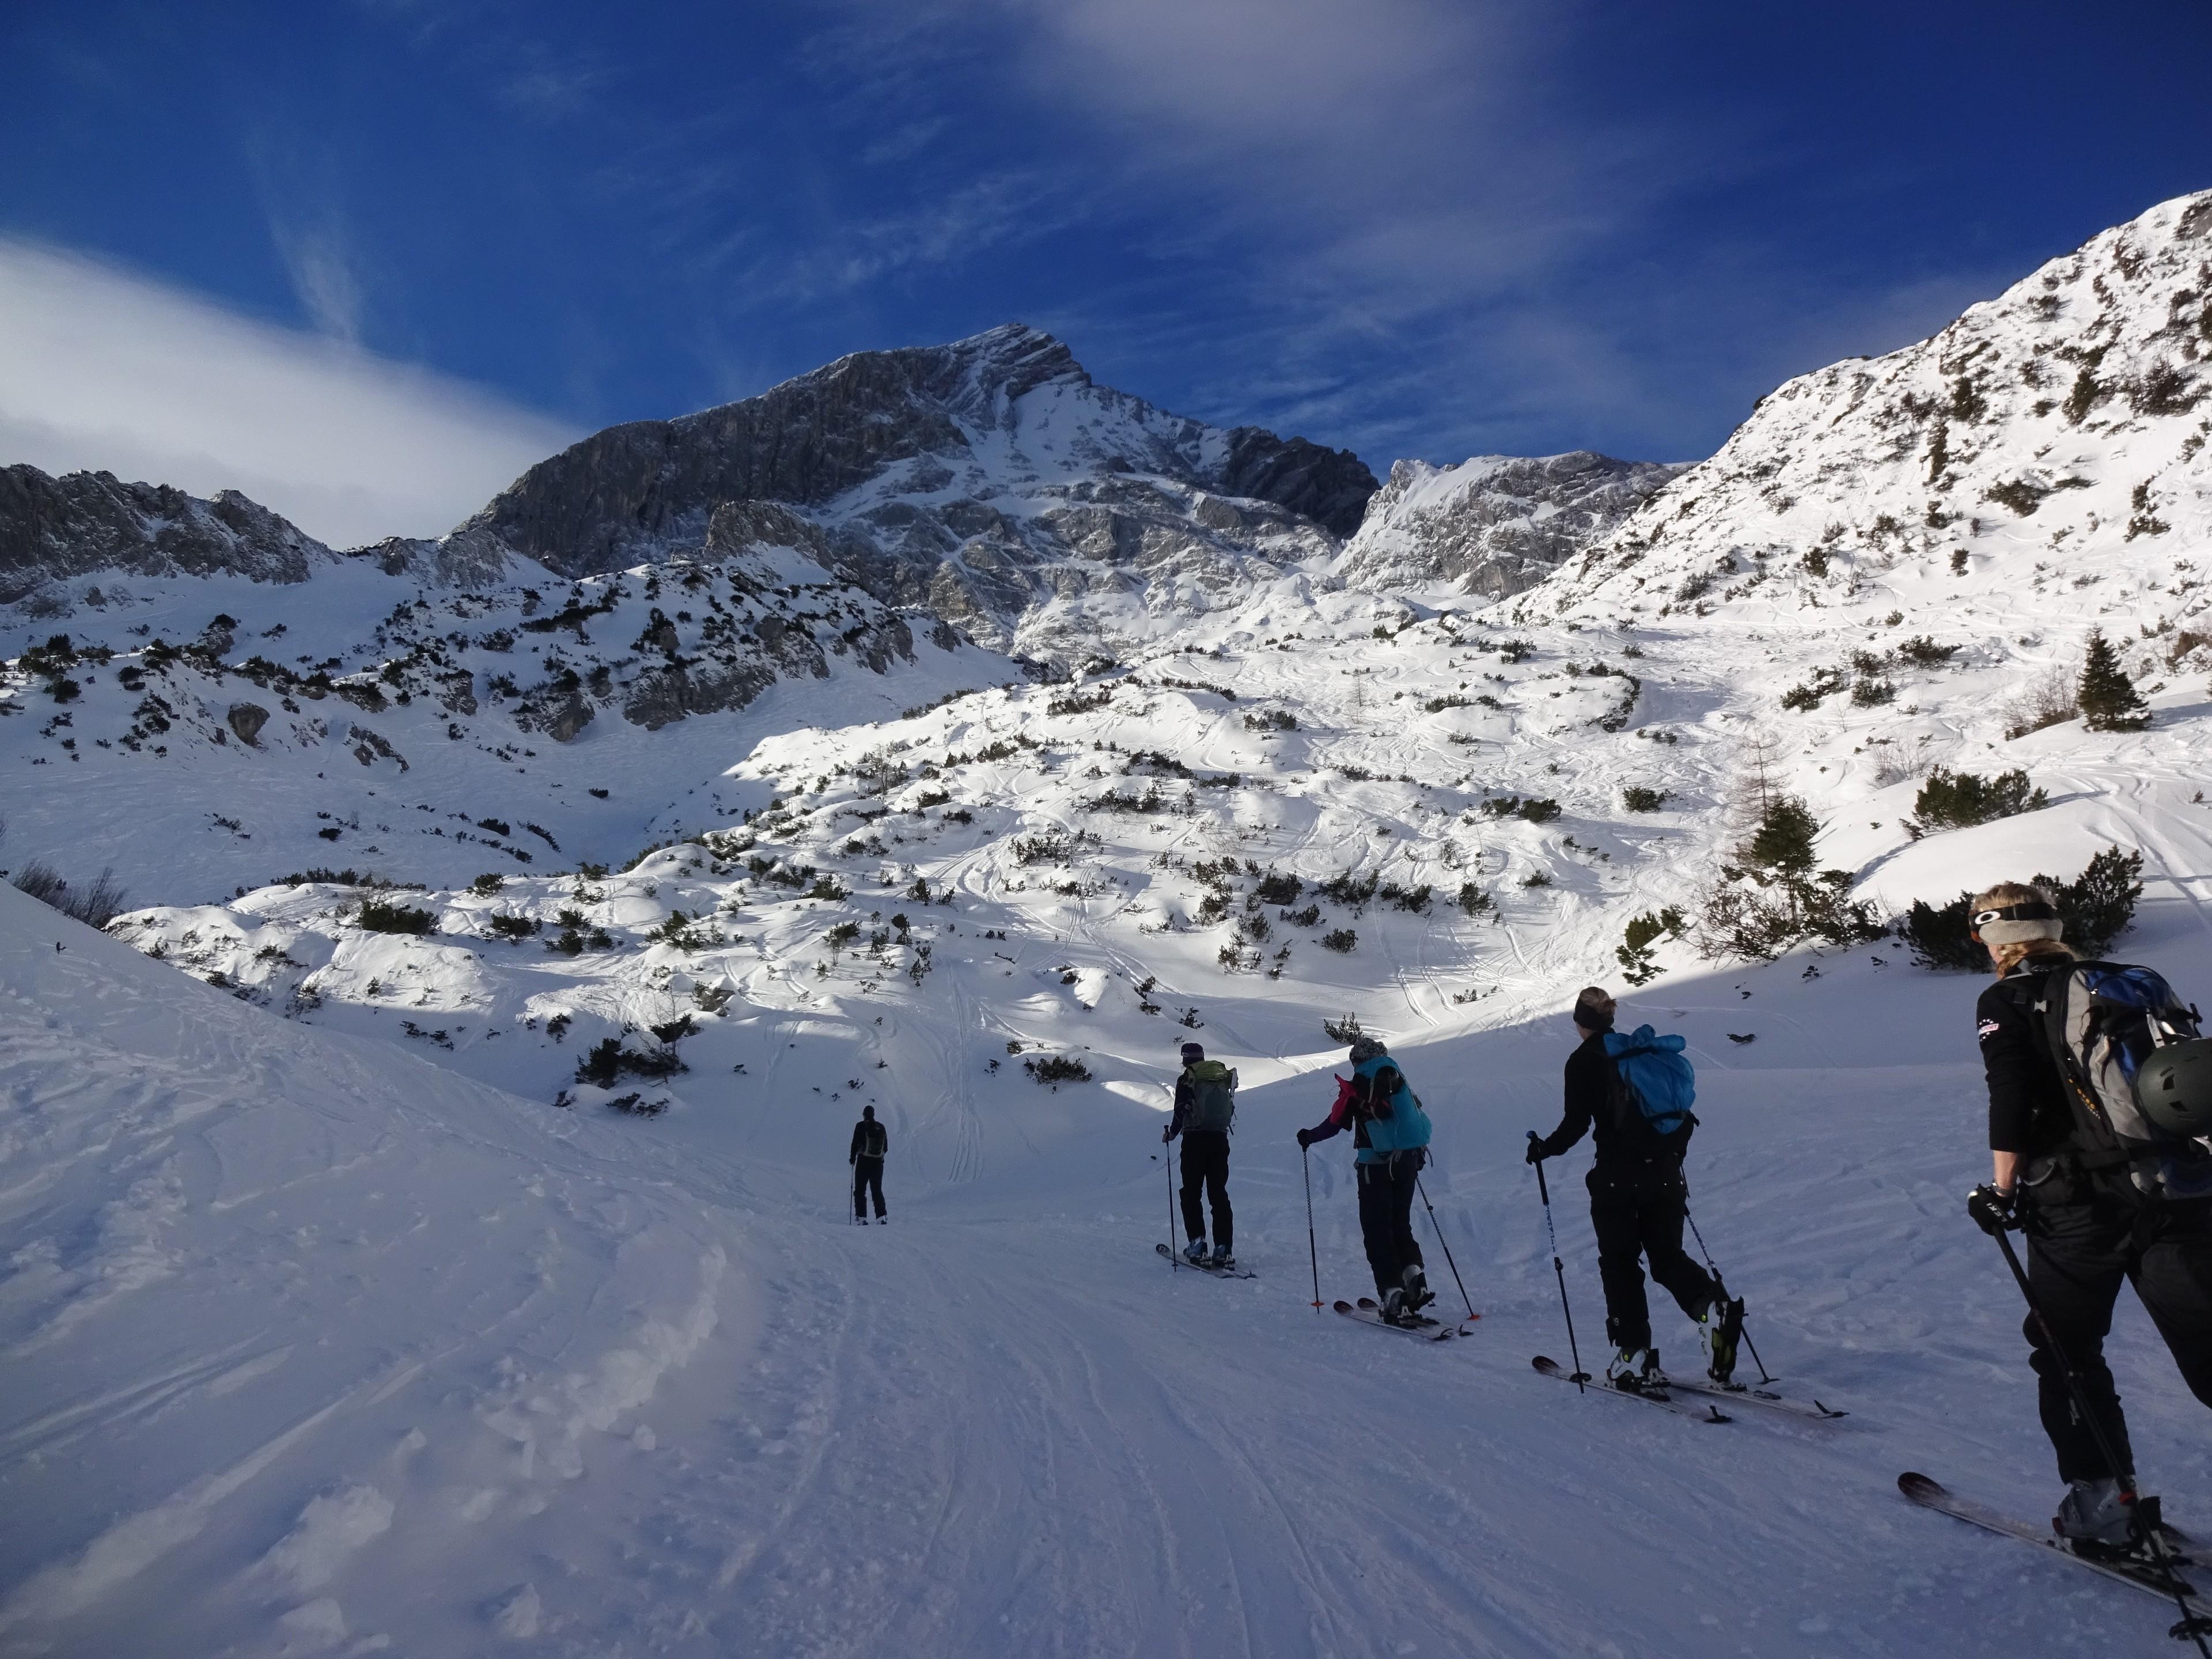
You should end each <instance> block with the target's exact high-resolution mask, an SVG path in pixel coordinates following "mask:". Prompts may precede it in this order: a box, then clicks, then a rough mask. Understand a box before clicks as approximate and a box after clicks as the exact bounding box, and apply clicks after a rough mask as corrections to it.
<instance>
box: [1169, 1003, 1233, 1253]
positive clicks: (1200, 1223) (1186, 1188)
mask: <svg viewBox="0 0 2212 1659" xmlns="http://www.w3.org/2000/svg"><path fill="white" fill-rule="evenodd" d="M1236 1121H1237V1073H1235V1072H1234V1071H1233V1070H1232V1069H1231V1068H1230V1067H1229V1066H1224V1065H1223V1064H1222V1063H1221V1062H1220V1061H1219V1060H1208V1059H1207V1058H1206V1050H1205V1048H1202V1047H1200V1045H1199V1044H1197V1043H1195V1042H1186V1043H1184V1044H1183V1045H1182V1076H1180V1077H1178V1078H1177V1079H1176V1085H1175V1111H1174V1114H1173V1115H1171V1116H1170V1118H1169V1119H1168V1123H1167V1127H1165V1128H1164V1129H1163V1130H1161V1131H1160V1139H1161V1141H1162V1142H1163V1143H1165V1142H1168V1141H1171V1140H1173V1139H1175V1138H1176V1136H1177V1135H1181V1136H1182V1230H1183V1234H1184V1236H1185V1237H1187V1238H1188V1240H1189V1241H1190V1242H1189V1243H1187V1244H1186V1245H1184V1246H1183V1251H1182V1253H1183V1255H1184V1258H1185V1259H1186V1260H1188V1261H1191V1262H1193V1263H1194V1264H1196V1265H1197V1266H1200V1267H1212V1268H1216V1269H1219V1268H1225V1267H1235V1266H1236V1265H1237V1257H1236V1255H1235V1251H1234V1246H1235V1244H1236V1216H1235V1214H1234V1212H1232V1211H1231V1209H1230V1207H1229V1132H1230V1130H1231V1127H1234V1125H1235V1123H1236ZM1200 1188H1204V1189H1205V1194H1206V1202H1207V1204H1208V1205H1209V1206H1211V1207H1212V1211H1213V1250H1212V1254H1211V1255H1208V1254H1207V1252H1206V1216H1205V1213H1204V1212H1203V1211H1201V1210H1200V1207H1199V1193H1200Z"/></svg>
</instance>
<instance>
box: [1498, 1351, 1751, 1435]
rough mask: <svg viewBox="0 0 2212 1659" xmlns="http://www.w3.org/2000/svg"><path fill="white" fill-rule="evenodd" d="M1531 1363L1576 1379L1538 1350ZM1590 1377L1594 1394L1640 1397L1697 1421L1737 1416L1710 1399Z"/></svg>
mask: <svg viewBox="0 0 2212 1659" xmlns="http://www.w3.org/2000/svg"><path fill="white" fill-rule="evenodd" d="M1528 1363H1529V1364H1531V1365H1534V1367H1535V1368H1536V1374H1537V1375H1538V1376H1556V1377H1558V1378H1559V1381H1560V1382H1562V1383H1571V1382H1573V1381H1574V1380H1575V1379H1574V1374H1573V1373H1572V1372H1571V1371H1569V1370H1567V1369H1566V1368H1565V1366H1563V1365H1561V1364H1559V1361H1558V1360H1556V1359H1547V1358H1545V1357H1544V1356H1543V1355H1542V1354H1538V1355H1537V1356H1536V1357H1535V1358H1534V1359H1532V1360H1530V1361H1529V1362H1528ZM1587 1380H1588V1383H1589V1392H1590V1393H1592V1394H1604V1395H1612V1396H1613V1397H1614V1398H1615V1399H1617V1400H1640V1401H1643V1402H1644V1404H1645V1405H1647V1406H1656V1407H1659V1409H1660V1410H1661V1411H1663V1412H1672V1413H1674V1415H1675V1416H1677V1417H1686V1418H1689V1419H1691V1420H1692V1421H1693V1422H1698V1423H1732V1422H1734V1421H1735V1419H1734V1418H1732V1417H1730V1416H1729V1414H1728V1413H1725V1412H1723V1411H1722V1410H1720V1409H1719V1408H1718V1407H1715V1406H1713V1405H1712V1404H1711V1403H1710V1402H1706V1403H1704V1404H1701V1405H1696V1406H1693V1405H1692V1404H1691V1403H1690V1402H1689V1401H1686V1400H1677V1399H1675V1398H1674V1396H1673V1395H1669V1394H1667V1393H1665V1392H1663V1391H1662V1390H1660V1389H1616V1388H1614V1387H1613V1384H1612V1383H1608V1382H1607V1381H1606V1380H1605V1379H1604V1378H1603V1377H1591V1378H1589V1379H1587Z"/></svg>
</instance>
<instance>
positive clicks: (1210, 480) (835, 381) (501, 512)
mask: <svg viewBox="0 0 2212 1659" xmlns="http://www.w3.org/2000/svg"><path fill="white" fill-rule="evenodd" d="M1374 489H1375V479H1374V475H1373V474H1371V473H1370V472H1369V471H1368V470H1367V469H1366V467H1365V466H1364V465H1362V464H1361V463H1360V461H1359V460H1358V458H1357V457H1356V456H1354V455H1352V454H1351V453H1348V452H1345V451H1333V450H1328V449H1324V448H1322V447H1320V446H1318V445H1316V444H1312V443H1309V442H1307V441H1305V440H1304V439H1299V438H1291V439H1283V438H1279V437H1277V436H1276V435H1273V434H1272V433H1267V432H1264V431H1261V430H1260V429H1259V428H1251V427H1239V428H1235V429H1233V430H1230V429H1224V428H1217V427H1210V426H1207V425H1206V424H1205V423H1204V422H1199V421H1194V420H1190V419H1187V418H1185V417H1182V416H1175V415H1170V414H1168V413H1166V412H1165V411H1164V410H1159V409H1157V408H1155V407H1153V406H1152V404H1147V403H1146V402H1145V401H1144V400H1143V399H1141V398H1134V397H1131V396H1129V395H1128V394H1127V393H1125V392H1115V391H1114V390H1112V389H1111V388H1109V387H1104V386H1098V385H1097V383H1096V382H1094V381H1093V380H1091V376H1090V375H1089V374H1086V373H1085V371H1084V369H1083V368H1082V367H1081V366H1080V365H1079V363H1077V362H1076V361H1075V358H1074V356H1073V354H1072V353H1071V352H1070V351H1069V350H1068V349H1067V348H1066V346H1065V345H1064V344H1062V343H1060V341H1058V340H1056V339H1054V337H1052V336H1050V335H1048V334H1045V333H1042V332H1040V331H1037V330H1035V329H1031V328H1028V327H1025V326H1023V325H1018V324H1010V325H1006V326H1005V327H1001V328H996V329H993V330H990V331H987V332H986V333H983V334H979V335H976V336H974V337H971V338H969V339H966V340H961V341H957V342H954V343H951V344H950V345H943V346H921V347H907V348H901V349H896V350H888V351H864V352H856V353H854V354H853V355H851V356H846V357H842V358H839V359H838V360H837V361H836V362H833V363H830V364H829V365H827V366H826V367H824V368H819V369H817V370H815V371H813V372H812V373H811V374H803V375H800V376H799V377H798V378H797V379H796V380H787V381H785V382H784V383H783V384H781V385H780V386H775V387H772V388H770V389H769V391H767V392H763V393H761V394H760V395H759V396H757V397H754V398H745V399H743V400H742V401H740V402H738V403H733V404H723V405H721V406H720V407H719V408H715V409H710V410H702V411H700V412H699V413H697V414H695V415H688V416H683V417H681V418H679V419H676V420H671V421H644V422H631V423H630V424H628V425H625V426H618V427H611V428H608V429H607V430H605V431H604V432H600V433H598V434H595V435H592V437H590V438H586V439H585V440H584V441H582V442H580V443H578V444H575V445H573V446H572V447H569V448H568V449H566V450H564V451H562V453H560V454H558V455H555V456H551V457H549V458H548V459H545V460H544V461H542V462H540V463H539V464H538V465H536V466H534V467H532V469H531V470H530V471H528V472H526V473H525V474H524V475H523V477H521V478H520V479H519V480H517V481H516V483H514V484H513V486H512V487H511V488H510V489H507V490H506V491H504V492H502V493H501V495H499V496H498V497H496V498H495V500H494V501H491V503H490V504H489V505H488V506H487V507H485V508H484V510H483V512H482V513H478V514H477V515H476V517H474V518H472V519H471V520H469V522H468V523H467V524H465V525H464V526H461V527H460V528H459V530H457V531H456V532H453V535H452V536H450V537H448V538H446V540H445V542H444V543H443V544H441V549H440V551H439V555H438V556H439V557H440V558H441V559H443V560H445V561H447V562H454V563H458V564H459V566H460V567H461V568H467V569H470V570H485V569H489V568H495V567H496V566H498V565H499V564H500V563H501V562H504V561H507V560H510V559H516V558H520V559H523V560H527V561H531V562H536V563H539V564H543V565H544V566H546V567H548V568H551V569H554V570H556V571H559V572H561V573H562V574H567V575H571V576H574V575H580V574H590V573H593V572H599V571H605V570H608V569H613V568H624V567H628V566H631V565H635V564H640V563H659V562H665V561H666V560H668V559H671V558H674V557H681V556H689V555H692V554H696V553H697V552H699V551H701V550H702V549H703V548H704V546H705V544H706V540H707V532H708V525H709V523H710V521H711V520H712V519H713V517H714V513H715V511H716V510H717V509H718V508H720V507H724V506H726V505H728V504H731V503H744V502H753V501H759V502H773V503H775V504H777V505H779V506H781V507H785V508H787V509H789V511H790V512H791V513H793V514H795V515H796V516H797V519H798V520H800V521H802V522H803V523H804V524H805V525H806V526H811V531H808V532H805V534H806V536H807V539H808V541H809V543H810V544H818V545H819V546H820V548H821V549H822V550H823V556H825V557H826V558H827V559H828V560H829V562H830V565H831V568H833V569H835V570H836V572H837V573H838V574H840V575H842V576H843V577H844V578H845V579H846V580H850V581H853V582H854V583H855V584H857V585H859V586H862V587H865V588H866V589H867V590H868V591H869V592H872V593H873V594H875V595H876V596H877V597H878V599H883V600H885V601H887V602H890V603H893V604H899V605H915V606H926V607H927V608H928V609H930V610H931V611H934V612H935V613H936V614H937V615H938V616H939V617H941V618H945V619H947V620H950V621H954V622H957V623H959V624H960V625H962V626H963V627H965V628H968V629H970V630H971V631H973V632H974V633H975V634H976V635H977V636H978V637H980V638H983V639H985V640H987V641H989V642H991V643H994V644H998V645H1002V646H1014V647H1018V648H1020V649H1023V650H1025V651H1030V652H1033V653H1039V654H1049V655H1068V656H1079V655H1082V654H1085V653H1088V652H1091V651H1095V650H1097V648H1098V647H1100V646H1101V645H1103V646H1104V647H1106V648H1107V649H1109V650H1111V649H1114V648H1116V644H1117V642H1118V641H1131V640H1134V639H1141V638H1145V637H1149V636H1151V635H1152V634H1154V633H1156V632H1157V631H1158V627H1159V625H1160V619H1163V618H1165V619H1173V618H1176V617H1183V616H1187V615H1189V614H1192V613H1193V609H1194V606H1201V607H1202V604H1203V603H1212V602H1215V601H1218V599H1221V598H1223V597H1224V596H1226V597H1227V598H1230V599H1235V598H1238V597H1241V596H1243V595H1244V594H1247V593H1249V592H1250V591H1252V588H1253V586H1254V584H1255V583H1256V582H1260V581H1264V580H1272V579H1273V577H1275V576H1276V575H1278V574H1280V573H1281V572H1282V570H1283V569H1285V568H1289V567H1291V566H1297V565H1304V564H1309V563H1312V562H1316V561H1320V560H1323V559H1326V558H1327V557H1328V556H1329V555H1330V554H1331V553H1333V552H1334V550H1335V542H1334V538H1335V537H1336V536H1338V535H1341V534H1348V533H1349V532H1351V531H1352V528H1353V527H1354V526H1356V525H1357V524H1358V520H1359V515H1360V513H1361V510H1362V508H1363V507H1364V506H1365V503H1366V500H1367V497H1368V496H1369V495H1371V494H1372V493H1373V491H1374Z"/></svg>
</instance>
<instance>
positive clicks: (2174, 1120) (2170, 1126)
mask: <svg viewBox="0 0 2212 1659" xmlns="http://www.w3.org/2000/svg"><path fill="white" fill-rule="evenodd" d="M2136 1104H2138V1105H2139V1106H2141V1107H2142V1111H2143V1115H2144V1116H2145V1117H2147V1118H2148V1119H2149V1120H2150V1121H2152V1122H2153V1123H2155V1124H2156V1125H2157V1126H2158V1127H2160V1128H2161V1129H2163V1130H2165V1131H2166V1133H2168V1134H2175V1135H2189V1136H2196V1135H2212V1037H2191V1038H2189V1039H2188V1040H2187V1041H2185V1042H2169V1043H2167V1044H2166V1046H2165V1047H2164V1048H2154V1049H2152V1050H2151V1052H2150V1053H2149V1054H2146V1055H2145V1056H2144V1057H2143V1061H2142V1065H2141V1066H2137V1067H2136Z"/></svg>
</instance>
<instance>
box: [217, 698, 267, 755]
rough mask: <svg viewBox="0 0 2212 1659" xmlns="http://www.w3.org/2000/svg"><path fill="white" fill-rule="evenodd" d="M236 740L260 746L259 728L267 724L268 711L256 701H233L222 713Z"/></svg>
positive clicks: (255, 746)
mask: <svg viewBox="0 0 2212 1659" xmlns="http://www.w3.org/2000/svg"><path fill="white" fill-rule="evenodd" d="M223 719H224V720H225V721H226V722H227V723H228V725H229V726H230V729H231V731H232V732H234V733H236V734H237V738H238V740H239V741H240V743H242V744H248V745H250V746H252V747H254V748H258V747H260V738H261V728H262V727H263V726H266V725H268V724H269V711H268V710H267V709H265V708H263V707H262V706H261V705H260V704H259V703H258V702H234V703H233V704H231V706H230V708H229V709H228V712H227V713H226V714H224V715H223Z"/></svg>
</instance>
